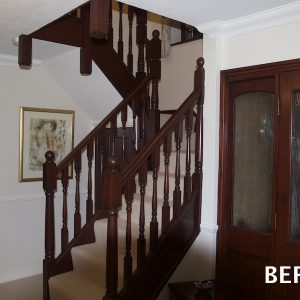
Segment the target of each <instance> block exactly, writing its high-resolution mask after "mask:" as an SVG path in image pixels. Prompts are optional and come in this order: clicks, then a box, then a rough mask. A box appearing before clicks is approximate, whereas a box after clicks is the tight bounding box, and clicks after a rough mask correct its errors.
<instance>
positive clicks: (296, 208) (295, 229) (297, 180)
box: [291, 91, 300, 240]
mask: <svg viewBox="0 0 300 300" xmlns="http://www.w3.org/2000/svg"><path fill="white" fill-rule="evenodd" d="M291 151H292V153H291V154H292V155H291V174H292V178H291V179H292V181H291V189H292V192H291V239H292V240H300V194H299V191H300V91H296V92H293V94H292V136H291Z"/></svg>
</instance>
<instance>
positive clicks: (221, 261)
mask: <svg viewBox="0 0 300 300" xmlns="http://www.w3.org/2000/svg"><path fill="white" fill-rule="evenodd" d="M221 89H222V90H221V128H220V185H219V207H218V222H219V228H220V231H219V233H218V248H217V249H218V250H217V251H218V252H217V282H218V281H219V282H221V283H222V284H221V286H222V287H223V288H224V290H226V287H227V288H229V291H227V294H228V295H229V296H228V297H227V298H226V300H247V299H249V300H250V299H251V300H253V299H254V300H255V299H259V300H267V299H268V300H296V299H297V300H298V299H300V283H299V284H297V283H291V284H280V283H277V284H266V283H265V278H264V276H265V266H266V265H268V266H275V267H277V270H279V267H280V266H291V267H292V266H300V60H294V61H287V62H280V63H274V64H268V65H262V66H253V67H248V68H241V69H236V70H228V71H224V72H222V84H221ZM296 91H297V92H298V94H297V95H298V96H297V97H296V96H295V92H296ZM254 92H256V93H261V92H266V93H270V92H271V93H273V95H274V111H273V112H272V113H273V115H274V119H273V121H274V132H273V133H274V135H273V143H274V145H273V152H272V151H271V150H270V154H272V155H273V165H272V167H273V174H271V175H270V176H269V177H265V178H267V179H268V178H270V177H271V176H272V181H271V186H272V207H271V209H270V206H267V209H268V210H267V212H268V214H267V215H268V216H270V214H269V212H270V211H271V214H272V215H271V220H270V218H269V219H266V220H267V223H266V225H267V226H265V224H264V223H259V222H256V220H255V222H254V221H253V214H255V215H256V214H258V215H260V213H261V212H260V211H259V210H260V205H259V203H260V202H261V203H264V201H263V199H267V198H266V197H264V195H266V196H268V199H269V196H270V192H269V191H270V190H268V193H265V194H264V193H263V192H265V191H264V190H260V188H261V187H262V188H263V187H264V186H266V184H265V182H267V180H265V179H263V180H265V181H260V182H259V181H257V177H256V175H257V174H258V173H259V172H257V170H258V169H259V168H254V167H255V166H254V165H252V160H253V159H252V157H246V158H245V162H246V163H245V164H243V161H242V163H240V161H239V160H236V157H237V156H236V153H235V152H234V151H235V149H237V148H235V147H236V144H234V143H235V140H234V138H235V136H236V131H235V130H236V127H235V123H234V122H235V120H236V115H235V113H236V111H235V106H234V105H235V104H234V101H236V99H235V97H239V99H238V101H240V103H241V102H242V101H244V100H245V98H247V97H249V95H250V94H251V93H254ZM242 97H244V98H242ZM251 97H252V95H251ZM292 97H293V98H292ZM254 98H255V97H254ZM256 103H259V102H258V101H256ZM295 103H296V104H295ZM293 105H294V106H293ZM295 105H297V107H298V108H297V112H296V109H295ZM236 107H237V106H236ZM248 108H251V107H250V105H248V106H247V108H245V109H244V112H245V113H244V115H243V116H245V117H242V118H240V120H242V122H243V120H244V118H248V115H247V111H249V115H252V114H255V113H256V112H257V111H260V107H259V106H257V107H256V110H255V111H253V110H252V108H251V109H249V110H247V109H248ZM262 108H263V109H264V107H262ZM295 112H296V116H297V118H298V119H299V121H298V123H297V122H295V121H294V120H293V119H292V117H293V116H294V117H295ZM293 114H294V115H293ZM259 118H261V117H260V116H259V117H258V116H257V115H254V117H253V119H252V120H253V121H252V120H251V119H248V121H247V122H248V124H250V125H249V126H248V125H247V124H246V125H247V126H248V127H247V126H244V125H243V126H244V127H242V129H243V131H242V134H240V135H239V136H238V137H239V138H241V139H244V134H247V132H248V133H249V132H251V130H252V135H253V132H254V135H253V136H254V137H255V130H256V131H257V134H258V135H259V134H260V133H264V132H265V130H264V129H265V127H263V126H262V127H261V128H260V127H259V126H258V127H256V129H255V128H254V129H253V127H251V126H252V125H251V122H257V120H259ZM296 123H297V124H296ZM257 124H258V123H257ZM261 124H264V122H262V123H261ZM295 124H296V125H295ZM296 126H298V127H297V128H298V129H297V130H298V133H297V134H298V136H299V138H298V139H297V140H296V141H295V136H294V135H295V132H294V131H293V130H294V129H293V128H296ZM245 128H246V129H245ZM247 128H249V130H248V129H247ZM257 129H258V130H257ZM260 129H262V130H260ZM240 132H241V131H240ZM261 137H262V138H264V137H265V136H264V135H263V134H262V135H261ZM250 141H251V140H250ZM256 145H258V146H255V147H254V148H253V147H250V146H252V145H251V143H249V141H246V143H244V145H242V147H241V148H242V150H243V153H250V155H252V154H253V151H255V149H256V147H257V148H259V147H260V144H259V143H258V142H257V140H256ZM295 145H297V146H298V145H299V147H298V148H297V147H295ZM238 146H239V145H238ZM249 149H251V151H249ZM295 149H296V150H295ZM291 151H293V153H296V157H297V159H295V157H292V158H291ZM266 152H267V151H265V152H263V153H264V156H263V157H264V158H263V159H261V162H263V161H264V159H268V158H267V156H266V155H265V153H266ZM271 152H272V153H271ZM238 159H240V158H239V157H238ZM235 160H236V161H237V162H238V163H237V164H236V165H234V162H235ZM261 162H260V161H259V163H257V161H256V163H257V164H258V166H259V164H260V163H261ZM238 164H239V166H241V167H240V169H236V168H235V167H236V166H237V165H238ZM252 166H254V167H252ZM295 166H296V167H295ZM236 170H238V172H236ZM239 170H242V171H239ZM295 170H296V172H298V173H296V175H295ZM247 171H248V172H249V173H250V177H249V182H250V183H251V184H252V185H249V186H247V188H246V189H243V190H242V192H241V189H237V190H235V189H234V188H233V187H235V184H236V183H237V184H242V185H241V186H242V187H243V184H244V183H245V184H247V178H248V177H247ZM235 174H238V175H237V178H238V180H236V178H235V177H234V176H235ZM241 176H245V178H246V179H244V177H241ZM293 178H294V180H293ZM253 179H254V180H253ZM255 180H256V181H255ZM295 182H296V183H295ZM295 186H296V188H295ZM254 189H257V190H258V191H262V193H260V194H259V195H258V197H256V194H255V192H253V190H254ZM292 189H293V190H292ZM295 191H296V192H295ZM298 194H299V197H298ZM295 195H297V197H295ZM246 198H247V199H246ZM236 199H238V201H240V200H239V199H241V201H240V203H239V205H236V202H235V201H236ZM245 199H246V200H247V201H245ZM258 199H259V200H258ZM295 199H296V200H295ZM261 200H262V201H261ZM292 200H293V201H292ZM295 201H296V202H295ZM269 203H270V202H268V205H269ZM295 203H296V204H295ZM264 205H265V204H263V205H262V206H263V207H262V208H264ZM252 208H254V209H255V211H254V210H253V211H250V210H251V209H252ZM249 212H250V213H249ZM252 213H253V214H252ZM262 213H263V215H264V216H265V215H266V214H264V213H265V211H262ZM295 216H296V217H295ZM261 220H263V219H261ZM277 275H278V279H279V278H280V277H279V271H278V273H277ZM291 279H293V278H291Z"/></svg>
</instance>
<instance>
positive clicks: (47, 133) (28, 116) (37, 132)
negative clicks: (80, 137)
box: [19, 107, 75, 182]
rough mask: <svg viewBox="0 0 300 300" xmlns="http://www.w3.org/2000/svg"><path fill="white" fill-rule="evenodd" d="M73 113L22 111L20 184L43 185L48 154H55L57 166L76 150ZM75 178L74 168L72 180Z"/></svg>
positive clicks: (31, 109)
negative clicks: (39, 183)
mask: <svg viewBox="0 0 300 300" xmlns="http://www.w3.org/2000/svg"><path fill="white" fill-rule="evenodd" d="M74 118H75V112H74V111H73V110H61V109H47V108H33V107H21V108H20V138H19V143H20V147H19V182H31V181H41V180H42V179H43V163H44V162H45V153H46V152H47V151H49V150H51V151H53V152H54V154H55V163H56V164H59V163H60V162H61V161H62V159H63V158H64V157H65V156H66V155H67V154H68V153H69V152H70V151H72V149H73V148H74ZM72 177H73V168H72V165H70V168H69V178H72Z"/></svg>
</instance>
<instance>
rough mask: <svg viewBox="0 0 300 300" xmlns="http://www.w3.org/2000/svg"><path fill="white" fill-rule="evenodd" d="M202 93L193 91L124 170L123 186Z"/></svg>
mask: <svg viewBox="0 0 300 300" xmlns="http://www.w3.org/2000/svg"><path fill="white" fill-rule="evenodd" d="M201 94H202V91H201V90H196V91H193V92H192V93H191V94H190V95H189V96H188V98H187V99H186V100H185V101H184V102H183V104H182V105H181V106H180V107H179V108H178V110H177V111H176V113H175V114H173V115H172V117H171V118H170V119H169V120H168V121H167V122H166V123H165V124H164V125H163V127H162V128H161V129H160V131H159V132H157V134H156V135H155V136H154V138H153V139H152V140H150V141H149V142H147V143H146V144H145V146H144V150H143V151H141V152H139V153H138V154H137V155H136V156H135V158H134V160H132V161H131V163H130V164H129V165H128V166H127V167H126V168H125V169H124V171H123V172H122V174H121V175H122V180H121V184H122V186H123V185H124V184H125V183H126V182H127V181H128V180H129V177H130V176H131V175H132V174H133V173H134V172H135V171H136V170H137V169H138V168H139V166H140V165H141V164H142V163H143V162H144V161H145V159H146V158H147V157H148V156H149V155H150V154H151V153H152V152H153V151H154V150H155V149H156V148H157V147H158V146H159V145H158V144H160V143H161V141H162V139H164V138H165V137H166V135H167V134H168V133H169V131H170V130H171V129H172V128H174V126H175V125H176V124H177V122H178V121H179V120H180V118H182V115H184V114H185V113H186V112H187V111H188V109H190V108H191V106H192V105H193V104H194V102H195V101H196V100H197V99H198V98H199V97H200V96H201Z"/></svg>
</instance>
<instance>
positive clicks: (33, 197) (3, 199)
mask: <svg viewBox="0 0 300 300" xmlns="http://www.w3.org/2000/svg"><path fill="white" fill-rule="evenodd" d="M86 195H87V192H81V193H80V196H81V197H85V196H86ZM54 196H55V198H61V199H62V198H63V194H62V193H61V192H60V193H55V194H54ZM74 196H75V193H74V192H70V193H68V197H74ZM82 199H83V198H82ZM41 200H45V194H42V193H41V194H27V195H9V196H0V205H5V204H15V203H18V202H24V201H41Z"/></svg>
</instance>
